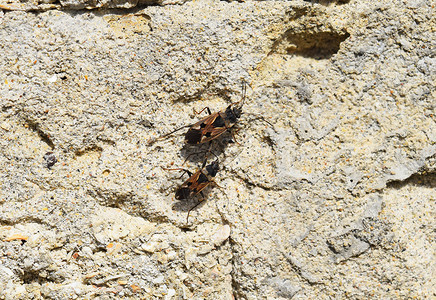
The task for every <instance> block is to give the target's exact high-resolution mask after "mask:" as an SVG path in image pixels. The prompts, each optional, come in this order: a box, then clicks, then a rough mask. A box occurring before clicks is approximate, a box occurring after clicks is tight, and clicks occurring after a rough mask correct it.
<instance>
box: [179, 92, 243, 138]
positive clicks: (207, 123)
mask: <svg viewBox="0 0 436 300" xmlns="http://www.w3.org/2000/svg"><path fill="white" fill-rule="evenodd" d="M207 111H208V112H209V116H207V117H206V118H204V119H202V120H200V121H198V122H197V123H195V124H194V125H191V126H190V128H189V129H188V131H187V132H186V134H185V143H187V144H192V145H195V144H203V143H207V142H210V141H212V140H214V139H216V138H217V137H219V136H220V135H222V134H223V133H224V132H226V131H229V130H230V129H231V128H232V127H233V126H234V125H235V124H236V122H237V121H238V119H239V118H240V117H241V115H242V100H241V101H239V102H235V103H232V104H230V105H229V106H227V108H226V109H225V110H224V111H220V112H217V113H214V114H212V113H211V112H210V110H209V108H207Z"/></svg>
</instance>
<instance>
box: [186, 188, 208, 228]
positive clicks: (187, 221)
mask: <svg viewBox="0 0 436 300" xmlns="http://www.w3.org/2000/svg"><path fill="white" fill-rule="evenodd" d="M200 194H201V196H202V197H203V198H204V195H203V193H202V192H200ZM201 202H203V201H198V203H197V204H195V205H194V206H193V207H191V208H190V209H189V210H188V215H187V216H186V223H189V214H190V213H191V210H193V209H194V208H196V207H197V206H199V205H200V203H201Z"/></svg>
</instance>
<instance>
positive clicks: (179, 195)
mask: <svg viewBox="0 0 436 300" xmlns="http://www.w3.org/2000/svg"><path fill="white" fill-rule="evenodd" d="M205 164H206V161H205V162H204V163H203V166H202V168H201V169H199V170H198V171H196V172H195V173H192V172H191V171H189V170H186V169H181V168H177V169H166V168H164V169H165V170H181V171H183V172H185V173H187V174H188V175H189V178H188V179H187V180H186V181H185V182H184V183H183V184H182V185H181V186H179V187H178V188H177V189H176V199H177V200H180V201H183V200H187V199H189V198H191V197H194V196H196V195H198V194H200V195H201V196H202V198H203V199H204V194H203V190H204V189H205V188H206V187H207V186H208V185H210V184H215V185H217V184H216V183H215V181H214V180H213V177H215V175H216V174H217V173H218V171H219V164H218V160H215V161H213V162H212V163H211V164H209V165H207V166H205ZM203 199H202V200H203ZM202 200H200V201H199V202H198V203H197V204H195V205H194V206H193V207H192V208H190V209H189V211H188V216H187V218H186V222H188V219H189V213H190V212H191V210H193V209H194V208H196V207H197V206H198V205H199V204H200V203H201V201H202Z"/></svg>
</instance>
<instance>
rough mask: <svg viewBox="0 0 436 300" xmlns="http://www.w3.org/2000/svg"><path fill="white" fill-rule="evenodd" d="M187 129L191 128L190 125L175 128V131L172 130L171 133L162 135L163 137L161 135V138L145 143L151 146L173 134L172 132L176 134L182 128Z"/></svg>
mask: <svg viewBox="0 0 436 300" xmlns="http://www.w3.org/2000/svg"><path fill="white" fill-rule="evenodd" d="M188 127H191V125H185V126H182V127H179V128H177V129H175V130H173V131H171V132H168V133H166V134H164V135H161V136H159V137H157V138H151V139H149V140H148V141H147V143H148V144H149V145H152V144H154V143H155V142H157V141H160V140H162V139H164V138H166V137H167V136H169V135H171V134H173V133H174V132H177V131H179V130H181V129H183V128H188Z"/></svg>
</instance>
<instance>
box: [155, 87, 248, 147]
mask: <svg viewBox="0 0 436 300" xmlns="http://www.w3.org/2000/svg"><path fill="white" fill-rule="evenodd" d="M245 92H246V84H245V82H244V83H243V85H242V95H243V96H242V99H241V100H240V101H238V102H234V103H232V104H230V105H229V106H227V108H226V109H225V110H222V111H219V112H216V113H212V112H211V111H210V109H209V107H205V108H204V109H203V110H202V111H204V110H207V112H208V113H209V116H207V117H205V118H203V119H201V120H200V121H198V122H197V123H195V124H192V125H186V126H183V127H180V128H177V129H176V130H173V131H171V132H170V133H167V134H165V135H163V136H161V137H159V138H157V139H154V140H150V141H149V143H153V142H155V141H157V140H159V139H162V138H164V137H167V136H169V135H171V134H173V133H174V132H176V131H179V130H181V129H183V128H187V127H189V129H188V131H187V132H186V134H185V143H186V144H190V145H198V144H203V143H207V142H210V141H212V140H214V139H216V138H218V137H219V136H220V135H222V134H223V133H224V132H227V131H231V129H232V128H233V126H235V124H236V123H237V121H238V119H239V118H240V117H241V115H242V105H243V104H244V100H245ZM202 111H201V112H202ZM201 112H200V113H201ZM232 135H233V133H232ZM233 138H234V137H233Z"/></svg>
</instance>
